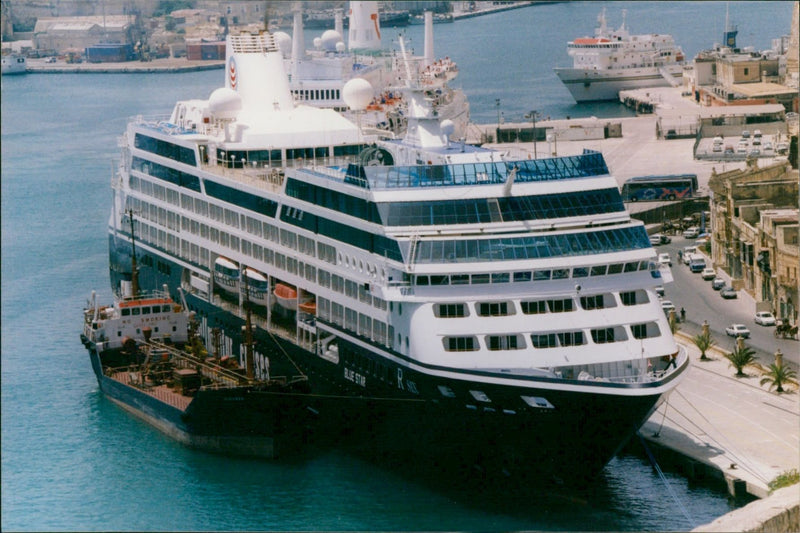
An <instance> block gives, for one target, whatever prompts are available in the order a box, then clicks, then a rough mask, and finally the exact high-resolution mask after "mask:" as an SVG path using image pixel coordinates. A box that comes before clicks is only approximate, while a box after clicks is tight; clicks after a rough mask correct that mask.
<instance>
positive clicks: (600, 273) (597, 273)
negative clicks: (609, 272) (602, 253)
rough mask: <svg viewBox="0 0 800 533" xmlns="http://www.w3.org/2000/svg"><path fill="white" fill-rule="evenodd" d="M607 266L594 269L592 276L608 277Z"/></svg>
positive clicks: (597, 266) (594, 267)
mask: <svg viewBox="0 0 800 533" xmlns="http://www.w3.org/2000/svg"><path fill="white" fill-rule="evenodd" d="M606 268H607V267H606V265H596V266H593V267H592V271H591V275H592V276H605V275H606Z"/></svg>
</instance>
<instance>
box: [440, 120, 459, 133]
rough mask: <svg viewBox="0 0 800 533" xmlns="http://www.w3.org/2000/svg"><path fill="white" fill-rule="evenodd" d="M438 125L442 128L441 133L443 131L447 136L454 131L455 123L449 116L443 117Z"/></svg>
mask: <svg viewBox="0 0 800 533" xmlns="http://www.w3.org/2000/svg"><path fill="white" fill-rule="evenodd" d="M440 126H441V128H442V133H444V134H445V135H446V136H447V137H450V135H452V134H453V132H454V131H456V125H455V124H454V123H453V121H452V120H450V119H449V118H446V119H444V120H443V121H442V123H441V125H440Z"/></svg>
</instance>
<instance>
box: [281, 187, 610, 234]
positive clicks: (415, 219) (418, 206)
mask: <svg viewBox="0 0 800 533" xmlns="http://www.w3.org/2000/svg"><path fill="white" fill-rule="evenodd" d="M287 193H288V184H287ZM325 207H329V206H327V205H326V206H325ZM380 210H381V211H382V212H383V211H384V206H381V208H380ZM624 210H625V207H624V206H623V204H622V197H621V196H620V194H619V190H617V189H616V188H615V187H614V188H610V189H600V190H594V191H576V192H570V193H559V194H542V195H537V196H521V197H509V198H473V199H468V200H441V201H436V202H394V203H391V204H386V205H385V212H386V215H385V216H384V224H385V225H387V226H430V225H438V224H481V223H484V224H485V223H489V222H518V221H524V220H543V219H548V218H563V217H574V216H586V215H596V214H603V213H615V212H622V211H624ZM345 212H348V211H345ZM348 213H352V211H350V212H348ZM371 222H375V221H374V220H371Z"/></svg>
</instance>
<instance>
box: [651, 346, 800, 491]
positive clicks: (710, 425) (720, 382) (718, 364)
mask: <svg viewBox="0 0 800 533" xmlns="http://www.w3.org/2000/svg"><path fill="white" fill-rule="evenodd" d="M677 340H678V342H679V343H681V344H683V345H684V346H686V348H687V350H688V352H689V357H690V360H691V364H690V367H689V370H688V374H687V376H686V377H685V379H684V380H683V381H682V382H681V384H680V385H678V387H677V388H676V389H675V390H674V391H673V392H672V394H671V395H670V396H669V398H668V401H667V402H665V403H664V404H662V405H661V406H660V407H659V408H658V410H657V411H656V412H655V413H654V414H653V415H652V416H651V417H650V419H649V420H648V421H647V422H645V424H644V425H643V426H642V428H641V430H640V432H641V434H642V436H643V437H644V438H645V439H647V440H648V441H650V442H652V443H654V444H658V445H661V446H664V447H667V448H670V449H672V450H675V451H677V452H679V453H680V454H682V455H684V456H686V457H689V458H691V459H693V460H695V461H697V462H699V463H702V464H705V465H707V466H710V467H711V468H713V469H715V470H717V471H719V472H722V474H723V475H724V477H725V479H726V480H727V481H728V484H729V490H731V485H734V483H733V481H743V482H745V483H746V487H747V492H748V493H749V494H752V495H754V496H757V497H760V498H763V497H766V496H767V494H768V491H769V489H768V484H769V482H770V481H772V480H773V479H775V477H776V476H778V475H779V474H781V473H784V472H787V471H789V470H791V469H796V468H800V455H798V453H797V450H798V449H800V403H799V402H798V401H797V398H798V391H797V387H796V386H794V385H790V386H788V387H786V389H787V392H785V393H783V394H778V393H776V392H775V391H774V390H773V391H769V387H768V386H767V385H764V386H762V385H760V384H759V381H760V377H761V373H760V371H759V370H758V369H757V368H755V367H746V368H745V374H746V375H747V376H746V377H743V378H736V377H734V373H735V371H734V369H733V368H731V366H730V364H729V363H728V361H727V360H726V359H725V358H724V357H723V356H722V354H721V353H720V352H719V351H718V350H716V349H712V350H710V351H709V352H707V356H709V357H710V358H711V359H710V360H709V361H707V362H703V361H700V352H699V350H697V347H696V346H694V344H693V343H692V342H691V341H690V340H689V339H688V338H686V337H685V336H683V335H682V334H679V335H678V336H677ZM737 492H738V489H737Z"/></svg>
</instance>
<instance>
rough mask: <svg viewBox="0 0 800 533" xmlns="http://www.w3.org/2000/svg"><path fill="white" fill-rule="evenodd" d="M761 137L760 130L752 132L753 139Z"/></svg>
mask: <svg viewBox="0 0 800 533" xmlns="http://www.w3.org/2000/svg"><path fill="white" fill-rule="evenodd" d="M760 138H761V130H756V131H754V132H753V139H760Z"/></svg>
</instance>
